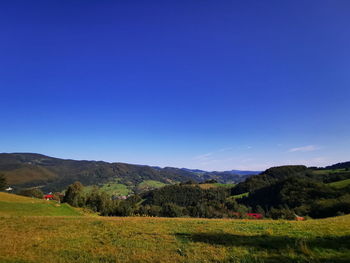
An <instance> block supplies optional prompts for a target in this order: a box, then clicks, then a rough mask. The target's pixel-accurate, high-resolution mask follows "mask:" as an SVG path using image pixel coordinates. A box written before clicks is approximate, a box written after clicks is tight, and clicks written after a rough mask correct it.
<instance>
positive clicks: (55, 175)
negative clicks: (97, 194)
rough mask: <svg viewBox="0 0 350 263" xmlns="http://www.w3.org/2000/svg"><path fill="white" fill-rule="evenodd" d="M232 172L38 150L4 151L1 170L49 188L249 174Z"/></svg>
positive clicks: (20, 182)
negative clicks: (58, 155)
mask: <svg viewBox="0 0 350 263" xmlns="http://www.w3.org/2000/svg"><path fill="white" fill-rule="evenodd" d="M240 172H241V174H238V173H233V172H232V171H228V172H207V171H202V170H191V169H181V168H173V167H165V168H160V167H151V166H147V165H135V164H127V163H108V162H104V161H86V160H80V161H77V160H70V159H60V158H54V157H49V156H46V155H42V154H37V153H1V154H0V173H2V174H4V175H5V176H6V178H7V180H8V183H9V184H10V185H13V186H16V188H25V187H41V188H42V189H43V190H45V191H62V190H63V189H65V188H66V187H67V186H68V185H69V184H71V183H73V182H75V181H80V182H81V183H83V184H84V185H100V184H104V183H108V182H111V181H117V182H118V183H120V184H124V185H126V186H128V187H130V188H133V187H136V186H137V185H138V184H141V183H142V182H144V181H146V180H152V181H159V182H161V183H165V184H174V183H176V182H185V181H188V180H194V181H196V182H203V181H205V180H210V179H215V180H217V181H218V182H220V183H238V182H242V181H244V180H245V179H246V178H247V177H249V175H247V174H242V172H243V173H244V171H240Z"/></svg>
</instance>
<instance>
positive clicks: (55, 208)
mask: <svg viewBox="0 0 350 263" xmlns="http://www.w3.org/2000/svg"><path fill="white" fill-rule="evenodd" d="M80 214H81V213H80V212H78V210H77V209H74V208H72V207H70V206H69V205H67V204H58V203H57V202H55V201H47V200H41V199H36V198H29V197H24V196H18V195H14V194H6V193H0V216H3V215H5V216H9V215H13V216H77V215H80Z"/></svg>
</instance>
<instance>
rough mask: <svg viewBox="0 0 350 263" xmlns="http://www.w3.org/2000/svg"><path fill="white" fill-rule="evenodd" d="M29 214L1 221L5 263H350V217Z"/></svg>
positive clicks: (15, 211) (5, 198) (7, 198)
mask: <svg viewBox="0 0 350 263" xmlns="http://www.w3.org/2000/svg"><path fill="white" fill-rule="evenodd" d="M23 198H24V199H23ZM0 200H1V202H8V203H21V204H22V205H23V206H24V205H28V206H29V207H33V204H34V205H38V204H42V202H46V201H42V200H34V201H33V202H34V203H32V201H31V199H30V198H25V197H18V198H17V197H16V196H12V195H8V194H1V195H0ZM44 204H45V203H44ZM23 206H22V207H21V208H19V207H18V206H12V211H11V208H10V207H9V208H7V209H6V210H5V211H4V210H3V211H2V213H1V214H0V224H1V226H2V227H1V228H0V240H2V242H0V262H4V263H10V262H11V263H14V262H22V263H23V262H27V263H34V262H36V263H44V262H45V263H46V262H48V261H50V262H53V263H55V262H57V263H65V262H78V263H88V262H89V263H90V262H96V263H97V262H104V263H109V262H110V263H112V262H113V263H115V262H276V263H277V262H333V263H345V262H350V215H348V216H340V217H335V218H328V219H321V220H308V221H304V222H297V221H285V220H276V221H274V220H247V219H246V220H229V219H195V218H150V217H114V218H112V217H92V216H70V217H69V216H33V215H31V214H30V213H28V214H27V216H25V215H24V214H22V212H21V211H20V209H22V208H23ZM0 207H2V204H0ZM48 209H49V208H48ZM60 215H62V214H60Z"/></svg>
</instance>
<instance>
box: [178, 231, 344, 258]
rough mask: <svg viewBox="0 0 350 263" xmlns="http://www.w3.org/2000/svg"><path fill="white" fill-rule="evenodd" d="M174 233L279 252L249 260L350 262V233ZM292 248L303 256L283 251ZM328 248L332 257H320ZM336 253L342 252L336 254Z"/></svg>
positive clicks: (187, 240)
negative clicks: (310, 235)
mask: <svg viewBox="0 0 350 263" xmlns="http://www.w3.org/2000/svg"><path fill="white" fill-rule="evenodd" d="M175 236H176V237H177V239H178V240H180V241H181V242H184V243H190V242H201V243H207V244H210V245H214V246H215V245H216V246H217V245H219V246H226V247H235V246H244V247H247V248H250V249H253V250H264V251H267V252H269V251H270V252H271V254H279V256H278V257H275V256H269V257H266V258H264V259H261V261H260V260H258V261H255V260H252V261H250V260H248V261H247V262H334V263H345V262H350V236H341V237H316V238H294V237H288V236H271V235H256V236H245V235H234V234H228V233H193V234H188V233H176V234H175ZM290 249H292V250H294V251H295V253H296V254H297V255H298V256H300V260H298V261H295V258H291V257H290V256H288V255H282V252H283V251H288V250H290ZM326 249H327V254H329V257H328V256H326V255H324V254H323V256H322V259H321V258H319V259H317V255H316V256H315V253H314V251H322V250H323V251H324V250H326ZM316 254H318V252H317V253H316ZM336 254H338V255H339V254H340V255H343V256H335V255H336ZM228 262H231V261H228ZM232 262H236V261H232ZM238 262H239V261H238Z"/></svg>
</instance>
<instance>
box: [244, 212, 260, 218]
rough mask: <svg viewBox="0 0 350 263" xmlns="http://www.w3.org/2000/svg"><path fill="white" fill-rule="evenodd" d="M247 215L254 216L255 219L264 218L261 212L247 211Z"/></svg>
mask: <svg viewBox="0 0 350 263" xmlns="http://www.w3.org/2000/svg"><path fill="white" fill-rule="evenodd" d="M247 216H249V217H253V218H255V219H262V218H263V215H262V214H259V213H247Z"/></svg>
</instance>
